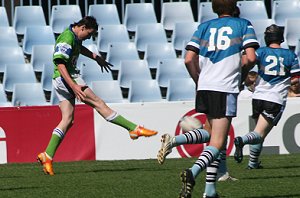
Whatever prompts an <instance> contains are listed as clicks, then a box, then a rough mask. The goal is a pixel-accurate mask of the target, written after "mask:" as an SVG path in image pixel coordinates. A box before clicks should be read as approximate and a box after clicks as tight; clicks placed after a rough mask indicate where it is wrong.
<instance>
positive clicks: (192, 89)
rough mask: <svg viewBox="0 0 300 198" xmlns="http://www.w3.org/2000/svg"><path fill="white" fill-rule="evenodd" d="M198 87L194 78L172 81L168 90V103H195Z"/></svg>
mask: <svg viewBox="0 0 300 198" xmlns="http://www.w3.org/2000/svg"><path fill="white" fill-rule="evenodd" d="M195 95H196V86H195V82H194V81H193V79H192V78H182V79H171V80H169V84H168V89H167V97H166V98H167V101H194V100H195Z"/></svg>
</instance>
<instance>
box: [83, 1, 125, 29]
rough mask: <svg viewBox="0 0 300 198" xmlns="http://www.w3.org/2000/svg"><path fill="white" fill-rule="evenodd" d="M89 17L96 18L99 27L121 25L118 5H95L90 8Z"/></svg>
mask: <svg viewBox="0 0 300 198" xmlns="http://www.w3.org/2000/svg"><path fill="white" fill-rule="evenodd" d="M88 15H89V16H93V17H95V18H96V20H97V23H98V24H99V25H101V26H102V25H119V24H120V19H119V14H118V10H117V6H116V4H95V5H90V6H89V11H88Z"/></svg>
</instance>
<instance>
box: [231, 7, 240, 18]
mask: <svg viewBox="0 0 300 198" xmlns="http://www.w3.org/2000/svg"><path fill="white" fill-rule="evenodd" d="M240 14H241V12H240V8H239V7H238V6H235V9H234V12H233V13H232V16H233V17H236V18H239V17H240Z"/></svg>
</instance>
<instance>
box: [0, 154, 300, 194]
mask: <svg viewBox="0 0 300 198" xmlns="http://www.w3.org/2000/svg"><path fill="white" fill-rule="evenodd" d="M247 160H248V157H247V156H246V157H245V160H244V161H243V162H242V163H241V164H236V163H235V162H234V160H233V158H232V157H229V158H228V160H227V163H228V167H229V171H230V174H231V175H233V176H234V177H236V178H238V179H239V180H238V181H235V182H219V183H218V187H217V188H218V193H219V194H220V195H221V197H230V198H231V197H241V198H242V197H247V198H268V197H276V198H278V197H282V198H287V197H300V154H295V155H280V156H279V155H263V156H262V157H261V160H262V165H263V166H264V169H259V170H246V169H245V167H246V166H247ZM194 161H195V159H167V161H166V162H165V164H164V165H159V164H158V163H157V162H156V160H130V161H81V162H68V163H55V164H54V170H55V172H56V175H55V176H53V177H51V176H48V175H44V174H43V173H42V171H41V167H40V166H38V164H31V163H27V164H5V165H0V197H1V198H6V197H43V198H44V197H74V198H75V197H76V198H77V197H80V198H85V197H98V198H99V197H101V198H102V197H103V198H111V197H114V198H123V197H126V198H127V197H128V198H175V197H177V195H178V192H179V190H180V188H181V183H180V179H179V174H180V172H181V171H182V170H184V169H185V168H188V167H191V165H192V164H193V163H194ZM204 176H205V174H203V173H202V174H201V175H200V177H198V178H197V180H196V186H195V188H194V191H193V197H195V198H196V197H197V198H201V197H202V193H203V189H204V183H205V181H204Z"/></svg>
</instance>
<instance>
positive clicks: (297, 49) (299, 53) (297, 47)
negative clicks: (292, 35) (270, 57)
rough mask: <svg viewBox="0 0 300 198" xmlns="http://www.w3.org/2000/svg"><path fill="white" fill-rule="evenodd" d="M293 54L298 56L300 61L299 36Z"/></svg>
mask: <svg viewBox="0 0 300 198" xmlns="http://www.w3.org/2000/svg"><path fill="white" fill-rule="evenodd" d="M295 54H297V56H298V60H299V61H300V38H299V39H298V41H297V43H296V47H295Z"/></svg>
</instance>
